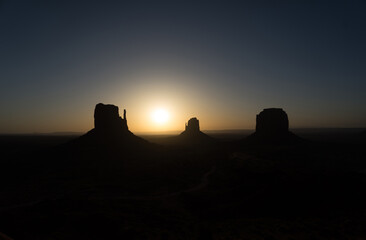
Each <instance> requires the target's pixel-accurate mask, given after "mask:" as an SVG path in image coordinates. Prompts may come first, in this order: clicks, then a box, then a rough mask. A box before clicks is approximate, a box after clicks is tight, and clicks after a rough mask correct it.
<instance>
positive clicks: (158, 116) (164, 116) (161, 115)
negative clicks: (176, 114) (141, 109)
mask: <svg viewBox="0 0 366 240" xmlns="http://www.w3.org/2000/svg"><path fill="white" fill-rule="evenodd" d="M152 118H153V120H154V122H155V123H158V124H164V123H166V122H167V121H168V120H169V113H168V112H167V111H166V110H165V109H157V110H155V111H154V112H153V114H152Z"/></svg>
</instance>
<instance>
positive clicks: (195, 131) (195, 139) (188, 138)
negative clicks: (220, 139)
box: [178, 117, 215, 145]
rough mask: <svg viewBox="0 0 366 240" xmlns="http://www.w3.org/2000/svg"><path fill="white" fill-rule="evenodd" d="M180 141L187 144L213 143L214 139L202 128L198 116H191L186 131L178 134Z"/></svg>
mask: <svg viewBox="0 0 366 240" xmlns="http://www.w3.org/2000/svg"><path fill="white" fill-rule="evenodd" d="M178 142H179V143H180V144H185V145H201V144H203V145H204V144H212V143H214V142H215V141H214V139H213V138H211V137H210V136H208V135H206V134H205V133H203V132H201V130H200V122H199V120H198V119H197V118H195V117H194V118H191V119H189V120H188V123H186V125H185V131H183V132H182V133H181V134H180V135H179V136H178Z"/></svg>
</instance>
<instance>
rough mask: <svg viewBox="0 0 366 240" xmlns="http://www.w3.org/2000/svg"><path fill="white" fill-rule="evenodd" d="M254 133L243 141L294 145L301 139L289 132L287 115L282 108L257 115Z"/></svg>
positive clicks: (264, 111)
mask: <svg viewBox="0 0 366 240" xmlns="http://www.w3.org/2000/svg"><path fill="white" fill-rule="evenodd" d="M255 130H256V131H255V133H253V134H252V135H250V136H248V137H247V138H246V139H245V141H246V142H248V143H258V144H263V143H264V144H267V143H270V144H294V143H299V142H301V140H302V139H301V138H300V137H298V136H296V135H295V134H293V133H292V132H290V131H289V120H288V116H287V113H286V112H285V111H283V110H282V108H266V109H264V110H263V111H262V112H260V113H259V114H258V115H257V118H256V128H255Z"/></svg>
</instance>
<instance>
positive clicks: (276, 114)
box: [255, 108, 289, 135]
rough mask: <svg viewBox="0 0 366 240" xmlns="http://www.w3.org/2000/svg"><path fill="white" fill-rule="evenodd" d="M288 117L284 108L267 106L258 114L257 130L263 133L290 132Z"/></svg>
mask: <svg viewBox="0 0 366 240" xmlns="http://www.w3.org/2000/svg"><path fill="white" fill-rule="evenodd" d="M288 125H289V124H288V117H287V113H286V112H285V111H283V110H282V108H267V109H264V110H263V111H262V112H260V113H259V114H258V115H257V119H256V127H255V131H256V132H257V133H258V134H262V135H277V134H285V133H288Z"/></svg>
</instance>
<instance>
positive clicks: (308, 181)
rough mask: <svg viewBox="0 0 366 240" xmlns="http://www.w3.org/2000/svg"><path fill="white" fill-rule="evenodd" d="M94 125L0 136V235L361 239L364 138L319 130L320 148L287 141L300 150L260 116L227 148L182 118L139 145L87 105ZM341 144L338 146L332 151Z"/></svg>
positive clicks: (114, 113)
mask: <svg viewBox="0 0 366 240" xmlns="http://www.w3.org/2000/svg"><path fill="white" fill-rule="evenodd" d="M94 122H95V127H94V129H92V130H91V131H89V132H88V133H86V134H85V135H82V136H80V137H79V136H1V137H0V143H1V145H0V146H1V152H2V158H1V159H2V160H1V162H0V164H1V168H0V169H1V176H0V186H1V188H0V189H1V190H0V191H1V192H0V195H1V199H0V232H1V233H3V234H6V235H7V236H9V237H11V238H13V239H106V238H112V239H116V238H125V239H342V238H343V239H362V238H364V237H366V231H365V228H364V226H365V224H366V218H365V210H366V208H365V206H364V202H365V201H366V190H365V187H364V186H365V184H366V175H365V174H366V162H365V154H366V148H365V146H364V143H363V142H360V140H359V139H360V136H361V135H362V133H361V132H362V131H364V130H360V131H355V132H354V133H353V132H351V133H348V132H346V133H347V134H343V135H342V134H333V132H334V131H330V132H329V133H328V132H327V133H326V134H323V136H322V139H325V140H322V141H320V140H317V139H319V135H320V134H319V132H311V131H308V132H306V131H302V132H299V136H306V138H307V139H308V140H304V137H298V136H297V135H295V134H294V133H292V132H290V131H289V129H288V117H287V114H286V113H285V112H284V111H283V110H282V109H281V110H279V109H276V110H274V109H271V110H269V111H268V110H264V111H263V112H261V113H260V114H259V115H258V116H257V127H256V132H255V133H253V134H251V135H249V136H247V137H244V136H243V137H241V138H240V139H239V140H237V139H238V137H237V134H234V133H232V132H230V133H227V135H226V136H223V135H225V134H224V133H219V134H216V135H215V134H214V133H213V134H211V136H209V135H206V134H204V133H202V132H201V131H200V129H199V122H198V120H197V119H196V118H193V119H190V120H189V121H188V124H187V127H186V130H185V131H184V132H183V133H182V134H180V135H179V136H175V137H170V138H167V137H162V138H161V139H159V138H158V139H156V141H155V142H156V143H151V142H149V141H147V140H144V139H142V138H140V137H137V136H135V135H134V134H133V133H132V132H130V131H129V130H128V125H127V118H126V112H125V111H124V116H123V118H121V117H120V116H119V112H118V107H116V106H113V105H103V104H98V105H97V106H96V109H95V113H94ZM300 133H302V134H300ZM215 136H216V137H217V138H215ZM326 136H327V137H326ZM334 136H337V139H334V140H338V141H331V139H333V138H334ZM342 136H347V139H348V140H347V141H339V140H340V139H339V138H342ZM177 139H178V140H177ZM182 139H183V140H182ZM197 139H198V140H197ZM329 139H330V140H329ZM192 142H193V144H192ZM158 143H159V144H158ZM164 143H166V144H164ZM208 143H209V144H208ZM0 238H1V234H0Z"/></svg>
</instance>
